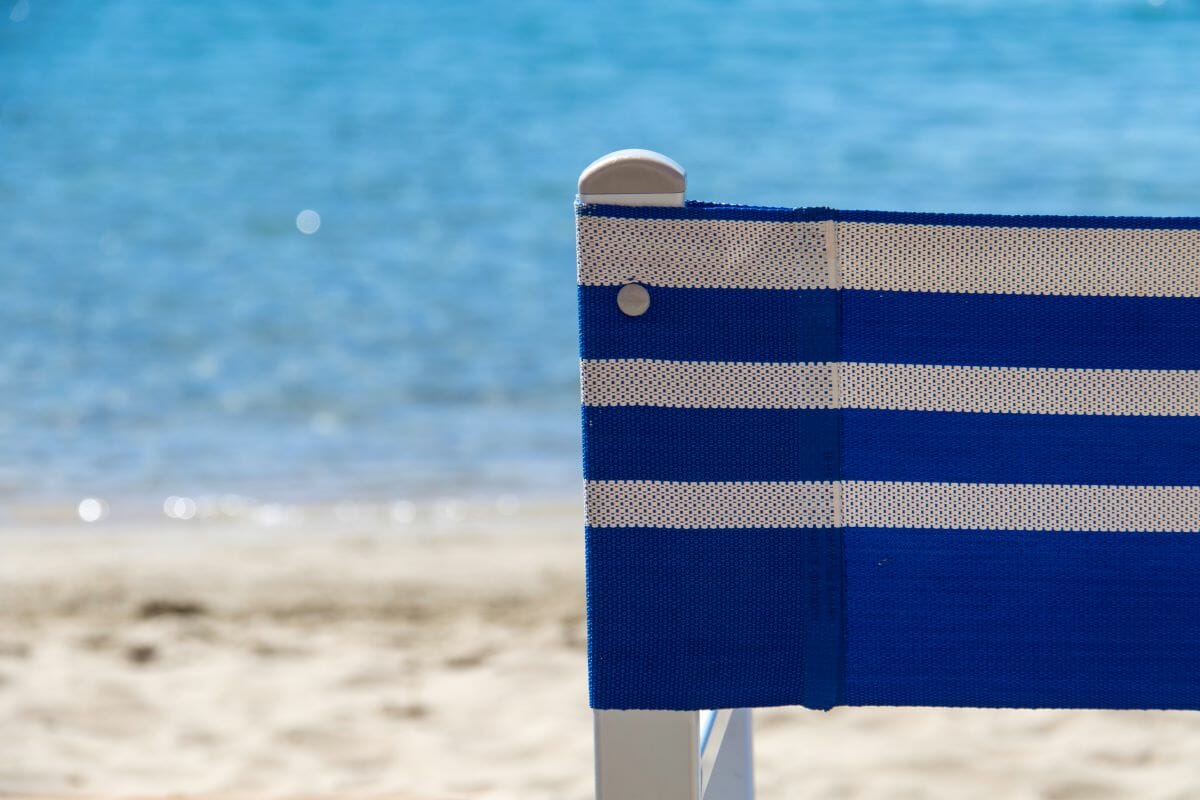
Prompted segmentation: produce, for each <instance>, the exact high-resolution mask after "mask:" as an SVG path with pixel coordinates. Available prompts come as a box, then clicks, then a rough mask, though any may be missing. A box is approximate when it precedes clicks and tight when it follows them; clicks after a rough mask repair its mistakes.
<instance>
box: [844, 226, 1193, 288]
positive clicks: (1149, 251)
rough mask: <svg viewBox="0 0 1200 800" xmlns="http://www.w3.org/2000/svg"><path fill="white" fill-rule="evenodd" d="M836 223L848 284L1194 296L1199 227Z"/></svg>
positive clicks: (847, 285)
mask: <svg viewBox="0 0 1200 800" xmlns="http://www.w3.org/2000/svg"><path fill="white" fill-rule="evenodd" d="M837 227H838V233H837V236H838V255H839V257H840V260H841V269H842V281H843V283H842V285H843V287H844V288H846V289H869V290H878V291H895V292H965V293H996V294H1056V295H1120V296H1136V297H1150V296H1154V297H1200V230H1167V229H1106V228H1022V227H989V226H975V225H910V224H898V223H875V222H839V223H838V226H837Z"/></svg>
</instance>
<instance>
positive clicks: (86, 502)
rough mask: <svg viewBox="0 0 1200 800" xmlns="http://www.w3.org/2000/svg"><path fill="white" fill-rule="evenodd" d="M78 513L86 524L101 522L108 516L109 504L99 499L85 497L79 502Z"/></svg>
mask: <svg viewBox="0 0 1200 800" xmlns="http://www.w3.org/2000/svg"><path fill="white" fill-rule="evenodd" d="M77 511H78V512H79V518H80V519H81V520H83V521H84V522H99V521H100V520H102V519H104V518H105V517H107V516H108V503H105V502H104V501H103V500H101V499H100V498H99V497H85V498H83V499H82V500H80V501H79V508H78V509H77Z"/></svg>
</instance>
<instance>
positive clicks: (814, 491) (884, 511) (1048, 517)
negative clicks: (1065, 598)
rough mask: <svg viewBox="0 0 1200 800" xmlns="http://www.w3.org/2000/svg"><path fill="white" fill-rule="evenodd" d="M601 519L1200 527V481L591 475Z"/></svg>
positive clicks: (770, 524)
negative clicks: (1117, 482) (1079, 482)
mask: <svg viewBox="0 0 1200 800" xmlns="http://www.w3.org/2000/svg"><path fill="white" fill-rule="evenodd" d="M586 487H587V524H588V525H590V526H591V527H594V528H624V527H650V528H827V527H833V526H835V525H838V524H839V518H838V509H837V494H838V493H839V492H840V503H841V509H840V515H841V518H840V524H841V525H844V526H846V527H851V528H959V529H971V530H1031V531H1112V532H1200V486H1076V485H1052V484H991V483H901V482H885V481H843V482H841V483H840V484H834V483H832V482H731V483H722V482H703V483H685V482H673V481H588V482H587V484H586Z"/></svg>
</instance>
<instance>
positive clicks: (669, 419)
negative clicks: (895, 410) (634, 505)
mask: <svg viewBox="0 0 1200 800" xmlns="http://www.w3.org/2000/svg"><path fill="white" fill-rule="evenodd" d="M583 474H584V478H585V479H587V480H661V481H824V480H836V478H837V474H838V411H837V410H836V409H803V410H796V409H775V408H659V407H653V406H585V407H584V409H583Z"/></svg>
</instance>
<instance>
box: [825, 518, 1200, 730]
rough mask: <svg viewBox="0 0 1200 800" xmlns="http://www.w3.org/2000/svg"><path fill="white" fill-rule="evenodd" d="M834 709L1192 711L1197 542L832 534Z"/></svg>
mask: <svg viewBox="0 0 1200 800" xmlns="http://www.w3.org/2000/svg"><path fill="white" fill-rule="evenodd" d="M844 552H845V569H846V637H847V639H846V642H847V647H846V656H845V702H846V703H847V704H848V705H892V706H896V705H900V706H977V707H1017V708H1176V709H1200V678H1198V676H1200V536H1197V535H1196V534H1193V533H1189V534H1171V533H1095V532H1091V533H1055V532H1027V531H969V530H894V529H878V528H850V529H847V530H846V531H845V550H844Z"/></svg>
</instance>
